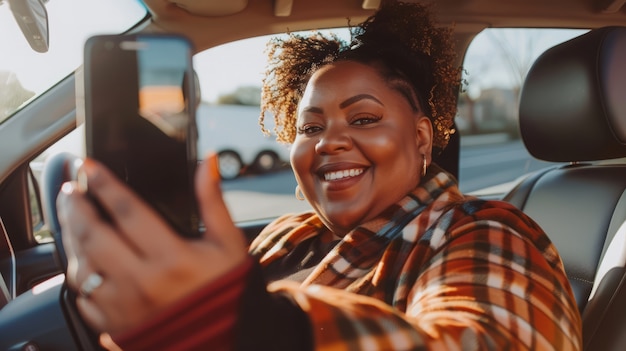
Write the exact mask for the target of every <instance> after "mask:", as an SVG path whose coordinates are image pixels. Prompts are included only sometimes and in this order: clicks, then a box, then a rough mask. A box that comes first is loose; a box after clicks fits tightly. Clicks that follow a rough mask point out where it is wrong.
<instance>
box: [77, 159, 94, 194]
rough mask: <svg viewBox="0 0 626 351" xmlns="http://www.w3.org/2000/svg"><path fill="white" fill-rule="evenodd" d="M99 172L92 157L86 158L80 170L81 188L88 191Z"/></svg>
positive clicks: (79, 182)
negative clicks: (89, 185)
mask: <svg viewBox="0 0 626 351" xmlns="http://www.w3.org/2000/svg"><path fill="white" fill-rule="evenodd" d="M97 172H98V170H97V166H96V163H95V162H94V161H93V160H92V159H90V158H86V159H85V161H83V164H82V166H81V167H80V169H79V170H78V175H77V178H78V186H79V189H81V190H83V191H86V190H87V187H88V184H89V183H93V180H94V179H95V178H96V175H97Z"/></svg>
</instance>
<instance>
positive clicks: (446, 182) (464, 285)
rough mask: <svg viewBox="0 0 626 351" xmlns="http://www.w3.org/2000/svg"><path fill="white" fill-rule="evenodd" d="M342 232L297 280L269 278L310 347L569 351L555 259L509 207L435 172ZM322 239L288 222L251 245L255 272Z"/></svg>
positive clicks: (293, 218) (311, 222)
mask: <svg viewBox="0 0 626 351" xmlns="http://www.w3.org/2000/svg"><path fill="white" fill-rule="evenodd" d="M427 177H428V178H427V179H425V181H424V182H423V183H422V184H421V185H420V186H419V187H418V188H417V189H416V190H415V191H413V192H412V193H411V194H409V195H408V196H406V197H405V198H404V199H402V200H401V201H400V202H398V203H397V204H396V205H394V206H391V207H390V208H389V209H387V210H386V211H385V212H384V213H382V214H381V215H380V216H379V217H378V218H376V219H374V220H372V221H370V222H368V223H365V224H363V225H362V226H360V227H357V228H356V229H354V230H353V231H351V232H350V233H348V234H347V235H346V236H345V237H344V238H343V239H342V240H341V241H340V242H339V243H338V244H337V245H335V246H334V247H333V248H332V249H331V250H330V251H329V252H328V253H327V254H326V255H325V256H324V257H323V258H322V260H321V262H320V263H319V264H318V265H317V267H316V268H315V269H313V270H312V271H311V272H310V274H308V276H307V277H306V278H305V279H304V282H302V283H296V282H294V281H288V280H278V281H275V282H272V283H271V284H270V285H269V290H270V291H272V292H280V293H285V294H288V295H290V296H291V297H292V298H293V300H294V301H295V302H296V303H297V304H298V305H299V306H300V308H302V310H303V311H304V312H305V313H306V314H307V315H308V317H309V319H310V322H311V324H312V326H313V329H314V330H313V337H314V340H315V348H316V349H320V350H330V349H332V350H423V349H428V350H578V349H581V345H582V340H581V319H580V315H579V312H578V309H577V307H576V303H575V300H574V297H573V294H572V291H571V288H570V286H569V282H568V280H567V278H566V276H565V273H564V269H563V266H562V263H561V260H560V257H559V255H558V253H557V251H556V249H555V247H554V245H553V244H552V243H551V242H550V240H549V239H548V237H547V236H546V235H545V234H544V232H543V231H542V230H541V229H540V228H539V227H538V225H537V224H535V222H533V221H532V220H531V219H530V218H528V217H527V216H525V215H524V214H523V213H522V212H521V211H519V210H517V209H516V208H514V207H513V206H511V205H509V204H507V203H504V202H496V201H484V200H480V199H476V198H473V197H467V196H464V195H462V194H461V193H460V192H459V190H458V188H457V186H456V183H455V181H454V180H453V179H452V178H451V177H450V176H449V175H447V174H446V173H445V172H443V171H441V170H440V169H439V168H438V167H436V166H434V167H431V171H430V172H429V174H428V175H427ZM324 234H328V229H326V227H324V225H323V224H322V223H321V221H320V219H319V218H318V217H317V216H316V215H315V214H313V213H305V214H300V215H287V216H283V217H281V218H279V219H277V220H276V221H275V222H273V223H272V224H270V225H269V226H268V227H267V228H266V229H265V230H264V231H263V232H262V233H261V234H260V235H259V236H258V237H257V238H256V239H255V241H254V242H253V243H252V245H251V251H250V252H251V254H252V255H254V256H256V257H257V258H258V259H259V262H260V263H261V265H262V266H268V265H269V264H270V263H272V262H277V261H280V259H281V258H284V257H285V256H286V255H287V254H288V253H290V252H292V250H294V248H296V247H297V246H298V244H299V243H302V242H303V241H305V240H307V239H310V238H312V237H315V236H320V235H324Z"/></svg>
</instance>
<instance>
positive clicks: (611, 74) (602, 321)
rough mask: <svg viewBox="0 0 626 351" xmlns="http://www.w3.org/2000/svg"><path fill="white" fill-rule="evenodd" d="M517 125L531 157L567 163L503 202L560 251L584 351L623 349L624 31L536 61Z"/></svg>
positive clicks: (572, 44) (607, 32)
mask: <svg viewBox="0 0 626 351" xmlns="http://www.w3.org/2000/svg"><path fill="white" fill-rule="evenodd" d="M519 123H520V132H521V135H522V139H523V141H524V144H525V146H526V148H527V149H528V150H529V152H530V153H531V154H532V155H533V156H534V157H536V158H538V159H541V160H544V161H551V162H565V164H561V165H557V166H554V167H552V168H549V169H547V170H543V171H539V172H536V173H534V174H531V175H530V176H528V177H526V178H525V179H523V180H522V181H520V182H519V183H518V184H517V185H516V186H515V187H514V188H513V189H512V190H511V192H510V193H508V194H507V195H506V196H505V198H504V199H505V200H506V201H509V202H511V203H513V204H514V205H516V206H517V207H519V208H520V209H522V210H523V211H524V212H525V213H527V214H528V215H530V216H531V217H532V218H533V219H535V220H536V221H537V223H539V225H540V226H541V227H542V228H543V229H544V230H545V231H546V233H547V234H548V236H549V237H550V238H551V239H552V241H553V242H554V244H555V245H556V247H557V249H558V250H559V253H560V254H561V256H562V259H563V263H564V265H565V270H566V273H567V275H568V278H569V281H570V283H571V285H572V288H573V290H574V295H575V297H576V301H577V304H578V308H579V309H580V311H581V314H582V316H583V343H584V349H585V350H618V349H619V350H626V332H625V331H626V274H625V273H626V162H625V161H624V160H620V159H619V158H622V157H626V27H603V28H598V29H594V30H591V31H589V32H587V33H585V34H583V35H581V36H579V37H576V38H574V39H571V40H569V41H567V42H564V43H562V44H559V45H557V46H555V47H553V48H551V49H548V50H547V51H546V52H545V53H543V54H542V55H541V56H540V57H539V58H538V59H537V60H536V61H535V63H534V64H533V66H532V67H531V70H530V71H529V73H528V76H527V78H526V81H525V82H524V86H523V88H522V94H521V98H520V109H519Z"/></svg>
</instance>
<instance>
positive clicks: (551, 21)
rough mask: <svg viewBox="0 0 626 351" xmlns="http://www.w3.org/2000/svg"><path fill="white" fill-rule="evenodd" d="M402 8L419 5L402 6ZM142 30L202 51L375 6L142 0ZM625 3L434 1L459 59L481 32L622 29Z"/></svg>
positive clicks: (343, 20) (343, 1)
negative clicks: (183, 39) (147, 17)
mask: <svg viewBox="0 0 626 351" xmlns="http://www.w3.org/2000/svg"><path fill="white" fill-rule="evenodd" d="M407 1H408V2H422V3H427V2H424V1H419V0H407ZM144 2H145V4H146V6H147V7H148V10H149V11H150V13H151V14H152V21H151V23H150V24H149V25H148V26H147V27H145V28H144V30H145V31H150V32H154V31H156V32H162V31H166V32H176V33H182V34H185V35H186V36H188V37H189V38H190V39H191V40H192V41H193V42H194V45H195V48H196V50H197V51H198V52H199V51H203V50H205V49H208V48H210V47H213V46H216V45H219V44H223V43H226V42H229V41H233V40H238V39H242V38H247V37H251V36H259V35H265V34H273V33H281V32H285V31H298V30H305V29H322V28H332V27H341V26H345V25H346V24H347V23H348V18H349V19H350V22H351V23H359V22H361V21H362V20H363V19H365V18H366V17H367V16H369V15H370V14H372V13H373V11H374V9H375V8H377V7H378V6H379V4H380V0H316V1H308V0H229V1H223V0H144ZM625 3H626V0H548V1H546V0H505V1H503V0H435V1H434V6H435V7H434V9H435V11H436V13H437V18H438V20H439V22H440V23H442V25H453V26H454V28H455V35H456V38H457V42H458V44H459V45H458V49H459V53H460V55H459V57H460V58H462V56H463V55H462V53H463V52H464V51H465V49H466V47H467V45H469V43H470V41H471V39H472V38H473V37H474V36H475V35H476V34H477V33H478V32H480V31H481V30H483V29H484V28H487V27H546V28H559V27H563V28H585V29H586V28H595V27H602V26H607V25H626V6H624V4H625Z"/></svg>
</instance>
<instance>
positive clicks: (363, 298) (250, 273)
mask: <svg viewBox="0 0 626 351" xmlns="http://www.w3.org/2000/svg"><path fill="white" fill-rule="evenodd" d="M351 33H352V37H351V41H350V42H344V41H342V40H340V39H339V38H337V37H333V36H330V37H326V36H323V35H319V34H317V33H310V34H309V35H298V34H293V35H288V36H287V37H283V38H279V39H277V40H273V41H271V42H270V44H269V49H268V50H267V53H268V58H269V61H268V65H267V70H266V72H267V74H266V76H265V79H264V81H263V86H262V89H261V91H262V97H261V111H264V112H269V113H270V114H271V115H272V118H273V120H274V121H275V125H276V128H275V129H274V131H275V132H276V134H277V135H278V138H279V139H280V140H282V141H285V142H289V143H292V145H291V165H292V168H293V171H294V174H295V179H296V181H297V184H298V186H297V189H300V190H301V192H302V194H304V196H303V197H300V198H301V199H302V200H307V202H308V203H310V205H311V206H312V210H309V211H305V212H301V213H293V212H292V211H289V212H288V213H286V214H284V215H283V216H280V217H278V218H275V219H274V220H272V221H271V222H270V223H269V224H268V225H267V226H265V228H264V229H263V230H261V231H260V233H258V236H256V237H255V238H254V239H253V240H252V242H251V243H249V242H248V241H247V240H246V239H247V238H246V237H245V236H244V233H243V230H242V229H241V228H240V227H238V226H237V225H236V224H235V223H234V222H233V221H232V216H231V215H230V211H229V208H228V207H227V206H226V203H225V202H224V200H223V197H222V187H221V183H220V174H219V171H218V167H217V160H218V157H217V155H216V154H215V153H213V154H211V155H210V157H208V159H207V160H206V161H205V162H203V163H202V164H201V165H200V166H199V168H198V174H197V177H196V183H195V185H196V194H197V198H198V201H199V205H200V208H201V209H202V218H203V223H204V225H205V232H204V234H203V237H202V238H198V240H193V241H187V240H183V239H181V238H180V237H179V236H177V235H176V233H175V231H174V230H173V229H172V227H170V226H167V225H166V224H165V223H164V222H163V221H162V220H161V219H160V218H159V217H158V215H157V214H156V213H154V212H153V211H150V210H149V208H148V207H147V206H146V204H145V203H144V202H142V201H140V199H138V198H137V197H136V196H135V195H134V194H133V193H132V192H131V191H129V190H128V188H127V187H125V186H124V184H123V183H121V182H120V181H119V180H117V179H116V178H115V177H113V176H112V174H111V173H110V172H109V171H108V170H107V169H106V168H105V167H102V166H101V165H100V164H98V163H96V162H95V161H93V160H89V159H88V160H86V161H85V163H84V164H83V167H82V171H81V180H82V182H81V184H77V183H74V182H68V183H65V184H64V185H63V187H62V191H61V194H60V196H59V198H58V203H57V208H58V211H59V219H60V223H61V225H62V229H63V233H64V247H65V249H66V252H67V253H68V258H69V260H70V262H74V263H75V264H74V265H72V269H70V270H68V272H67V282H68V285H69V287H70V288H71V289H72V290H73V291H76V292H77V293H78V294H79V296H78V297H77V300H76V305H77V307H78V310H79V312H80V313H81V315H82V316H83V317H84V319H85V320H86V321H87V323H89V324H90V325H91V326H92V327H93V328H94V329H96V330H97V331H100V332H104V333H107V334H109V335H110V336H111V337H112V339H113V340H114V341H115V342H116V343H118V344H119V345H120V346H121V347H122V349H125V350H144V349H155V348H165V349H220V350H221V349H224V350H230V349H240V350H254V349H266V348H270V347H271V348H272V349H274V350H313V349H314V348H315V349H320V350H323V349H337V348H341V349H353V350H361V349H373V350H388V349H392V350H395V349H451V348H454V349H469V348H472V349H485V350H509V349H520V350H522V349H530V350H555V351H556V350H578V349H580V346H581V342H582V341H581V326H580V324H581V321H580V314H579V311H578V309H577V308H576V303H575V300H574V296H573V294H572V290H571V287H570V285H569V281H568V280H567V277H566V275H565V271H564V268H563V265H562V263H561V260H560V256H559V254H558V252H557V251H556V248H555V247H554V245H553V244H552V243H551V242H550V240H549V239H548V237H547V235H546V234H545V233H544V232H543V230H542V229H541V228H540V227H539V226H538V225H537V224H536V223H535V222H534V221H533V220H532V219H531V218H529V217H528V216H526V215H525V214H524V213H522V212H521V211H520V210H518V209H516V208H515V207H513V206H512V205H510V204H508V203H505V202H502V201H494V200H492V201H489V200H484V199H479V198H476V197H473V196H467V195H464V194H463V193H462V192H461V191H460V190H459V188H458V185H457V181H456V179H455V177H454V176H452V175H451V174H450V173H449V172H447V171H446V170H445V169H443V168H442V167H440V166H439V165H438V164H437V162H436V161H435V157H436V156H437V154H438V153H439V152H441V151H442V150H443V149H445V148H446V147H447V144H448V143H449V140H450V136H451V135H452V134H453V119H454V117H455V112H456V96H457V94H458V89H459V85H460V81H461V75H460V73H461V70H460V68H459V67H457V66H456V64H457V63H458V62H457V61H456V58H455V50H454V47H453V45H452V43H453V40H452V35H451V29H449V28H447V27H440V26H437V25H435V22H434V20H433V16H432V14H431V8H430V7H427V6H423V5H421V4H419V3H405V2H395V1H388V2H384V3H383V5H382V6H381V8H380V9H379V10H378V11H377V12H376V13H375V14H374V15H373V16H371V17H369V18H368V19H367V20H365V21H364V22H362V23H360V24H359V25H356V26H354V27H353V28H352V30H351ZM84 184H86V185H87V186H86V187H85V186H84ZM85 188H87V189H88V193H87V192H86V191H85ZM297 193H300V192H297ZM93 198H95V199H96V200H97V201H98V203H99V204H100V205H101V206H102V210H103V211H105V214H106V220H105V219H104V218H103V216H102V214H101V213H102V212H100V211H98V210H96V208H94V206H93V204H92V202H91V199H93ZM120 204H123V206H120ZM264 205H265V204H264V203H263V202H262V203H261V205H260V206H264ZM145 233H150V235H149V236H146V235H145ZM255 234H256V233H255ZM110 257H115V258H116V259H115V260H114V262H112V260H111V259H110ZM129 267H130V269H129ZM94 282H96V283H97V284H95V283H94ZM146 297H148V298H146ZM511 321H514V322H511ZM109 342H110V339H109ZM270 345H271V346H270Z"/></svg>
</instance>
